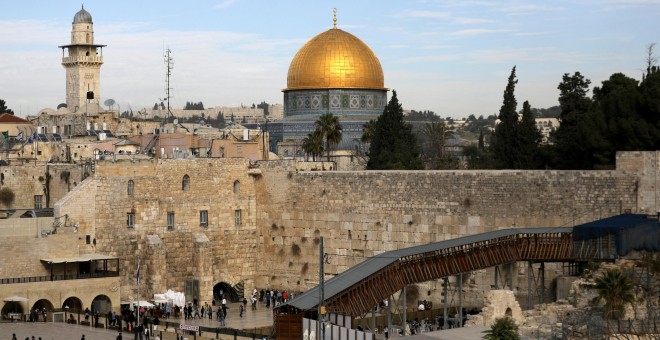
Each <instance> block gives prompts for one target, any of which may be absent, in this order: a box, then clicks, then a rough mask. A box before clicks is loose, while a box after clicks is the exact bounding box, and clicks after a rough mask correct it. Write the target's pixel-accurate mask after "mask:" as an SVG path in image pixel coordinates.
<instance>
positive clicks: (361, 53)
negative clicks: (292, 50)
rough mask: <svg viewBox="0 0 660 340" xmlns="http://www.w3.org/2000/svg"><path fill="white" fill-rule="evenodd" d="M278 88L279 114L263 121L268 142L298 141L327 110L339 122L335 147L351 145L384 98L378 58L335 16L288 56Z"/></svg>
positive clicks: (380, 105) (382, 107)
mask: <svg viewBox="0 0 660 340" xmlns="http://www.w3.org/2000/svg"><path fill="white" fill-rule="evenodd" d="M282 92H284V119H283V120H282V121H281V122H279V123H277V124H273V125H274V126H273V127H272V128H271V127H270V126H269V128H271V130H270V131H271V136H272V140H271V143H272V144H273V145H275V144H276V143H277V142H290V141H295V142H300V141H302V139H303V138H305V137H307V134H309V133H310V132H312V131H314V129H315V127H314V122H315V121H316V120H317V119H318V118H319V117H320V116H321V115H322V114H325V113H332V114H333V115H335V116H338V117H339V119H340V122H341V125H342V127H343V140H342V142H341V143H340V145H338V146H337V148H338V149H347V150H353V149H354V143H356V142H357V141H359V140H360V138H361V136H362V126H363V125H364V123H366V122H368V121H369V120H371V119H375V118H377V117H378V116H379V115H380V114H381V113H383V109H384V107H385V105H386V104H387V88H385V86H384V76H383V69H382V67H381V65H380V61H379V60H378V58H377V57H376V55H375V54H374V52H373V51H372V50H371V49H370V48H369V46H367V44H365V43H364V42H363V41H362V40H360V39H359V38H357V37H355V36H354V35H352V34H350V33H348V32H346V31H344V30H341V29H339V28H337V18H336V17H335V18H334V26H333V28H332V29H330V30H327V31H325V32H323V33H321V34H319V35H317V36H315V37H313V38H312V39H311V40H309V41H308V42H307V43H306V44H305V45H304V46H303V47H301V48H300V50H299V51H298V53H296V55H295V56H294V57H293V60H292V61H291V64H290V66H289V72H288V75H287V87H286V88H285V89H284V90H282ZM278 125H279V126H278ZM278 155H281V154H280V153H279V152H278Z"/></svg>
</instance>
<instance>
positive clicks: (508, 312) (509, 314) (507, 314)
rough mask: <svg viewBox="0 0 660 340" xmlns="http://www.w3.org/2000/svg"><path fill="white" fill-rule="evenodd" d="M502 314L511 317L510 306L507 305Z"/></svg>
mask: <svg viewBox="0 0 660 340" xmlns="http://www.w3.org/2000/svg"><path fill="white" fill-rule="evenodd" d="M504 316H507V317H512V316H513V311H512V310H511V308H509V307H507V308H506V312H504Z"/></svg>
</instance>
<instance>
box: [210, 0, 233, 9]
mask: <svg viewBox="0 0 660 340" xmlns="http://www.w3.org/2000/svg"><path fill="white" fill-rule="evenodd" d="M235 2H236V0H225V1H223V2H221V3H219V4H217V5H215V6H214V8H215V9H225V8H227V7H231V6H233V5H234V3H235Z"/></svg>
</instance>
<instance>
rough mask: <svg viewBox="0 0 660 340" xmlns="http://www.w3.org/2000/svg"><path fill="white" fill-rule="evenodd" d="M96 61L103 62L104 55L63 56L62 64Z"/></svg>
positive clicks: (97, 62)
mask: <svg viewBox="0 0 660 340" xmlns="http://www.w3.org/2000/svg"><path fill="white" fill-rule="evenodd" d="M77 63H95V64H103V56H98V55H97V56H73V57H64V58H62V64H65V65H66V64H77Z"/></svg>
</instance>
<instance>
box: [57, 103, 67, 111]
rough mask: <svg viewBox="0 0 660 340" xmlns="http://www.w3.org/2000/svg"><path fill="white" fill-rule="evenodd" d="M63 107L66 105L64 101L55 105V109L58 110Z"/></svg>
mask: <svg viewBox="0 0 660 340" xmlns="http://www.w3.org/2000/svg"><path fill="white" fill-rule="evenodd" d="M63 107H66V104H65V103H61V104H60V105H57V109H58V110H59V109H61V108H63Z"/></svg>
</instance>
